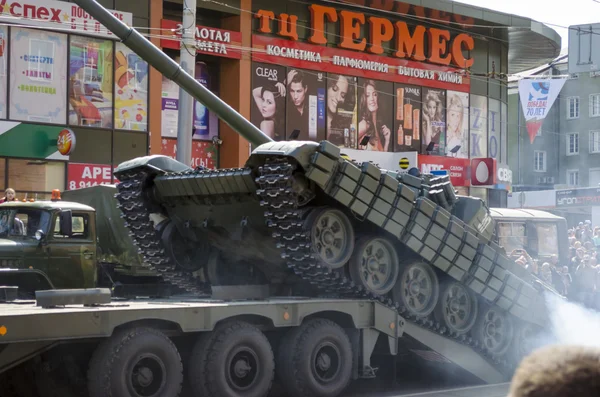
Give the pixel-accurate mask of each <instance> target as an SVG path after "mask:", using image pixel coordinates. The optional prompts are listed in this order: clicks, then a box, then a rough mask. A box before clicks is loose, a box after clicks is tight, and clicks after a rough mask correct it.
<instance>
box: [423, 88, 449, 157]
mask: <svg viewBox="0 0 600 397" xmlns="http://www.w3.org/2000/svg"><path fill="white" fill-rule="evenodd" d="M422 100H423V112H422V114H421V115H422V120H421V126H422V128H421V150H422V152H431V153H433V154H440V155H443V154H444V148H445V143H446V111H445V107H446V106H445V105H446V91H444V90H438V89H431V88H423V96H422ZM432 142H433V144H431V143H432ZM430 144H431V145H430ZM430 149H431V150H430Z"/></svg>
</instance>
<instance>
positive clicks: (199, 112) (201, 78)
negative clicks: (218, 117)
mask: <svg viewBox="0 0 600 397" xmlns="http://www.w3.org/2000/svg"><path fill="white" fill-rule="evenodd" d="M195 74H196V76H195V77H196V81H198V82H199V83H200V84H202V85H203V86H204V87H205V88H208V89H210V82H209V76H208V67H207V66H206V64H205V63H204V62H197V63H196V70H195ZM193 119H194V121H193V123H194V127H193V138H194V139H208V138H209V134H210V130H209V119H210V117H209V111H208V108H207V107H206V106H204V105H203V104H201V103H200V102H198V101H196V100H194V117H193Z"/></svg>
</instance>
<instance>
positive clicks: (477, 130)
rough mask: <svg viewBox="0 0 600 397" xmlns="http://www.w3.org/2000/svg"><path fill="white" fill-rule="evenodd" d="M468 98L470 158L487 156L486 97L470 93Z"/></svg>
mask: <svg viewBox="0 0 600 397" xmlns="http://www.w3.org/2000/svg"><path fill="white" fill-rule="evenodd" d="M470 100H471V104H470V105H471V106H470V107H471V116H470V117H469V125H470V129H469V135H470V136H471V142H470V144H471V158H478V157H487V149H488V147H487V142H488V139H487V122H488V111H487V97H484V96H481V95H471V98H470Z"/></svg>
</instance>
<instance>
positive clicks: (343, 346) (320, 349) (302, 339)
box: [277, 318, 353, 397]
mask: <svg viewBox="0 0 600 397" xmlns="http://www.w3.org/2000/svg"><path fill="white" fill-rule="evenodd" d="M277 358H278V360H277V374H278V377H279V380H280V381H281V384H282V385H283V387H284V388H285V389H286V391H287V393H288V394H289V395H290V396H293V397H335V396H338V395H340V394H341V393H342V392H343V391H344V389H345V388H346V387H347V386H348V384H349V383H350V380H351V377H352V361H353V355H352V345H351V344H350V339H349V338H348V335H347V334H346V332H345V331H344V330H343V329H342V328H341V327H340V326H339V325H337V324H336V323H334V322H333V321H330V320H326V319H321V318H317V319H313V320H310V321H307V322H306V323H304V324H302V325H301V326H300V327H298V328H296V329H293V330H291V331H289V332H288V333H287V334H286V336H285V337H284V338H283V339H282V341H281V345H280V348H279V354H278V357H277Z"/></svg>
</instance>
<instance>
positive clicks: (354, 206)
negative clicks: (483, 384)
mask: <svg viewBox="0 0 600 397" xmlns="http://www.w3.org/2000/svg"><path fill="white" fill-rule="evenodd" d="M76 3H78V4H79V5H80V6H81V7H82V8H84V9H85V10H86V11H87V12H89V13H90V14H91V15H92V16H94V17H95V18H96V19H98V20H99V21H100V22H101V23H103V24H104V25H105V26H107V27H108V28H109V29H110V30H112V31H113V32H114V33H115V34H116V35H117V36H119V37H120V38H121V39H122V40H123V42H124V43H125V44H126V45H128V46H129V47H130V48H132V49H133V50H134V51H136V52H137V53H138V54H140V56H142V57H144V59H145V60H147V61H148V63H150V64H151V65H152V66H154V67H155V68H156V69H158V70H159V71H161V72H162V73H163V74H166V76H167V77H169V78H171V79H173V80H174V81H175V82H176V83H178V84H179V85H180V86H181V87H182V88H183V89H185V90H186V91H187V92H189V93H190V94H192V96H194V97H195V98H196V99H197V100H199V101H200V102H202V103H204V104H205V105H206V106H207V107H208V108H209V109H210V110H211V111H214V112H215V113H217V115H218V116H219V117H221V118H222V119H223V120H224V121H225V122H228V123H229V124H230V125H231V126H232V127H233V128H234V129H235V130H236V131H237V132H238V133H240V134H241V135H243V136H244V137H245V138H246V139H247V140H248V141H249V142H250V143H251V144H252V145H253V146H254V149H253V151H252V153H251V155H250V157H249V159H248V160H247V162H246V164H245V166H244V167H243V168H235V169H219V170H212V169H205V168H202V167H199V168H195V169H192V168H190V167H188V166H186V165H185V164H182V163H179V162H177V161H176V160H173V159H171V158H169V157H166V156H159V155H154V156H147V157H141V158H136V159H132V160H130V161H127V162H124V163H122V164H120V165H119V166H118V167H117V169H116V170H115V176H116V178H117V179H118V180H119V183H118V185H117V190H118V193H117V195H116V197H117V200H118V202H119V208H120V209H121V211H122V212H123V216H124V219H125V222H126V226H127V227H128V228H129V229H130V230H131V232H132V236H133V239H134V242H135V243H136V244H137V246H138V247H139V249H140V253H141V254H142V256H143V262H144V265H145V266H147V267H148V268H150V269H152V270H155V271H158V272H159V273H161V274H162V275H163V277H164V278H165V280H167V281H169V282H171V283H173V284H175V285H177V286H178V287H181V288H183V289H185V290H186V291H187V292H188V293H190V294H196V295H203V294H207V293H210V287H211V286H217V285H241V286H244V285H256V284H261V285H265V284H267V285H268V286H269V288H270V290H271V293H272V294H277V295H296V296H297V295H302V296H311V297H317V296H325V295H326V296H338V297H346V298H359V299H372V300H377V301H379V302H381V303H382V304H384V305H386V306H388V307H393V308H395V309H396V310H397V311H398V313H399V314H400V315H401V316H403V317H404V318H405V319H406V320H407V321H409V322H412V323H413V324H415V325H417V326H420V327H422V328H423V332H435V333H439V334H442V335H445V336H446V337H448V338H452V339H454V340H456V341H459V342H461V343H464V344H466V345H468V346H470V347H472V348H473V349H474V350H476V351H478V352H479V353H481V354H482V355H484V356H486V357H487V358H488V359H489V362H490V364H491V365H493V366H494V367H496V368H497V369H499V370H504V371H510V370H511V368H512V367H513V366H514V364H515V363H516V362H517V361H518V360H519V359H520V358H521V357H522V356H523V355H524V354H526V352H528V349H529V346H530V345H528V341H530V340H531V339H530V336H532V335H535V334H536V333H537V332H538V331H540V330H541V329H543V327H544V325H545V324H546V323H547V320H548V318H547V312H546V304H545V295H546V293H550V294H554V295H556V296H559V294H558V293H557V292H556V291H554V290H553V289H552V288H551V287H550V286H548V285H546V284H544V283H543V282H542V281H540V280H539V279H537V278H535V277H534V276H532V275H530V274H529V273H528V272H527V271H526V270H525V269H523V268H522V267H520V266H518V265H516V264H515V263H514V262H513V261H511V260H510V259H509V258H508V257H507V256H506V253H505V252H504V251H503V249H502V247H500V246H498V245H497V244H495V243H494V242H493V241H494V239H493V237H494V230H495V228H494V220H493V219H492V217H491V216H490V211H489V209H488V208H487V207H486V205H485V203H484V202H483V201H482V200H481V199H478V198H474V197H466V196H459V195H457V194H456V192H455V189H454V188H453V186H452V184H451V183H450V180H449V177H448V176H433V175H418V174H416V175H411V174H397V173H395V172H391V171H387V170H383V169H380V168H378V167H377V166H375V165H373V164H372V163H369V162H364V163H356V162H353V161H351V160H348V159H347V158H346V156H343V153H341V151H340V148H338V147H336V146H334V145H333V144H331V143H330V142H327V141H322V142H302V141H289V142H273V141H272V140H271V139H270V138H268V137H266V136H265V135H264V134H262V133H261V132H260V131H259V130H258V129H256V127H254V126H253V125H252V124H251V123H250V122H249V121H247V120H245V119H244V118H243V117H241V116H240V115H239V114H238V113H236V112H235V111H234V110H233V109H231V108H229V107H228V106H227V105H226V104H224V102H222V101H221V100H220V99H219V98H217V97H216V96H214V95H213V94H211V93H210V92H208V90H206V89H205V88H204V87H203V86H201V84H199V83H197V82H196V81H195V80H194V79H193V78H192V77H191V76H189V75H187V74H186V73H185V72H184V71H182V70H181V68H179V66H178V65H177V64H175V63H174V62H173V61H172V60H170V59H169V58H168V57H167V56H166V55H164V54H163V53H162V52H161V51H160V50H159V49H157V48H156V47H154V46H153V45H152V44H151V43H150V42H148V41H147V40H146V39H145V38H143V37H142V36H141V35H139V34H138V33H137V32H136V31H135V30H134V29H131V28H129V27H127V26H125V25H124V24H122V23H121V22H120V21H118V20H117V19H116V18H114V17H113V16H112V15H110V14H109V13H108V12H106V10H104V9H102V8H101V6H99V5H98V4H97V3H95V2H93V1H88V0H76Z"/></svg>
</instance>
